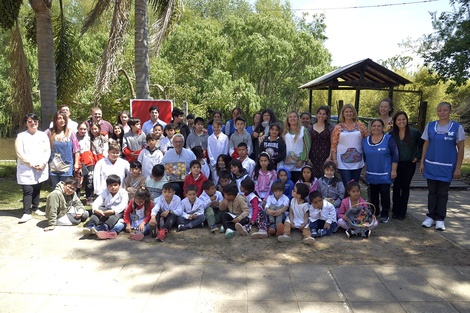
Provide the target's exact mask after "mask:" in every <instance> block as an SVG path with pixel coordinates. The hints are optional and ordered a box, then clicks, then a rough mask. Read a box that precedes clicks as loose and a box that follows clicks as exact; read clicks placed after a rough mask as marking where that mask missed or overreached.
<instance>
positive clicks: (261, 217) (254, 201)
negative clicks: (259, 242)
mask: <svg viewBox="0 0 470 313" xmlns="http://www.w3.org/2000/svg"><path fill="white" fill-rule="evenodd" d="M240 189H241V191H242V192H243V195H244V196H245V197H246V202H247V204H248V209H249V210H250V215H249V216H248V217H249V218H250V222H249V223H248V224H246V225H244V226H243V225H241V224H240V223H237V224H235V228H236V229H237V231H238V233H239V234H240V235H242V236H247V235H248V234H249V233H250V230H251V227H252V226H253V225H255V226H256V227H258V231H257V232H255V233H254V234H253V235H251V238H253V239H261V238H266V237H268V232H267V230H268V229H267V225H266V212H265V211H264V210H263V207H262V204H261V199H260V198H259V196H258V194H257V193H256V191H255V183H254V182H253V181H252V180H251V178H249V177H247V178H245V179H244V180H242V182H241V184H240Z"/></svg>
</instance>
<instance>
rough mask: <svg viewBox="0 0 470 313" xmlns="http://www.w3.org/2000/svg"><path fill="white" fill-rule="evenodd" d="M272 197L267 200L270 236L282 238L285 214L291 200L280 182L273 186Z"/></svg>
mask: <svg viewBox="0 0 470 313" xmlns="http://www.w3.org/2000/svg"><path fill="white" fill-rule="evenodd" d="M271 192H272V195H270V196H269V197H268V199H267V200H266V206H265V208H266V215H267V216H268V221H269V229H268V234H269V235H276V237H279V236H281V235H282V234H283V233H284V224H283V222H284V217H285V212H287V210H288V209H289V198H288V197H287V196H286V195H285V194H284V184H283V183H282V182H280V181H277V182H274V183H273V184H272V186H271Z"/></svg>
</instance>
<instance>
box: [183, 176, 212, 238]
mask: <svg viewBox="0 0 470 313" xmlns="http://www.w3.org/2000/svg"><path fill="white" fill-rule="evenodd" d="M185 192H186V198H184V199H183V200H182V201H181V207H182V209H183V212H182V214H181V216H178V218H177V223H178V231H183V230H188V229H190V228H194V227H198V226H200V225H202V223H203V222H204V221H205V220H206V217H205V216H204V203H203V202H202V200H201V199H199V198H198V197H197V187H196V186H194V185H188V186H186V190H185Z"/></svg>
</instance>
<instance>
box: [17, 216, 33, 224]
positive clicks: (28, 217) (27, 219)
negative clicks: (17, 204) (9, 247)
mask: <svg viewBox="0 0 470 313" xmlns="http://www.w3.org/2000/svg"><path fill="white" fill-rule="evenodd" d="M32 218H33V217H32V215H31V214H23V216H22V217H21V218H20V220H19V221H18V224H23V223H26V222H27V221H29V220H30V219H32Z"/></svg>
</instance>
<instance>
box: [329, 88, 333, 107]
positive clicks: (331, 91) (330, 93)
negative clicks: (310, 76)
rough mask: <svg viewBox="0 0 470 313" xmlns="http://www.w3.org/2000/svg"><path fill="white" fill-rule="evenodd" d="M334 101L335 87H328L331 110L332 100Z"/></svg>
mask: <svg viewBox="0 0 470 313" xmlns="http://www.w3.org/2000/svg"><path fill="white" fill-rule="evenodd" d="M332 101H333V89H332V88H331V87H328V107H329V108H330V112H331V102H332Z"/></svg>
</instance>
